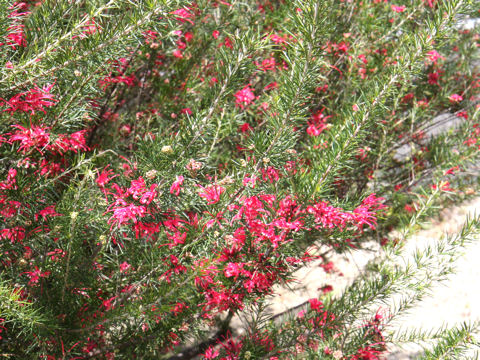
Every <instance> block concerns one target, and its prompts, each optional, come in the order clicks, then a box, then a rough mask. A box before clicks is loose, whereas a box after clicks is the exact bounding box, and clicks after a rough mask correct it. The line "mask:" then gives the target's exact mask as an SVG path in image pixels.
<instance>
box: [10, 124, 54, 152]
mask: <svg viewBox="0 0 480 360" xmlns="http://www.w3.org/2000/svg"><path fill="white" fill-rule="evenodd" d="M12 126H13V127H14V128H17V129H18V131H16V132H15V133H14V134H12V135H10V139H9V140H10V141H11V142H13V141H20V147H19V148H18V151H22V152H23V153H24V154H25V153H26V152H27V151H28V150H30V149H31V148H32V147H36V148H37V150H38V151H40V153H43V152H42V149H43V148H45V147H46V146H47V145H48V142H49V141H50V133H48V132H47V131H48V130H49V128H48V127H40V126H36V125H32V127H31V128H30V129H27V128H25V127H23V126H21V125H12Z"/></svg>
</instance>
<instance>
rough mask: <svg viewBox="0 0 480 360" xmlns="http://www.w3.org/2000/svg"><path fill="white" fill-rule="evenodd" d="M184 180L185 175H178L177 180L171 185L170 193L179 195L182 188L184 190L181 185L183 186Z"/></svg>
mask: <svg viewBox="0 0 480 360" xmlns="http://www.w3.org/2000/svg"><path fill="white" fill-rule="evenodd" d="M183 180H184V177H183V176H182V175H180V176H177V180H175V181H174V182H173V184H172V186H171V187H170V194H173V195H175V196H178V195H179V194H180V190H182V188H181V187H180V186H182V184H183Z"/></svg>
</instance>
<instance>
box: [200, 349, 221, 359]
mask: <svg viewBox="0 0 480 360" xmlns="http://www.w3.org/2000/svg"><path fill="white" fill-rule="evenodd" d="M218 355H220V353H219V352H218V350H215V348H213V347H211V346H210V347H209V348H208V349H207V351H205V353H204V354H203V358H204V359H215V358H216V357H217V356H218Z"/></svg>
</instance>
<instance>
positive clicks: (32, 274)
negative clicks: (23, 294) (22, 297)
mask: <svg viewBox="0 0 480 360" xmlns="http://www.w3.org/2000/svg"><path fill="white" fill-rule="evenodd" d="M25 274H27V275H28V277H29V278H30V281H29V282H28V285H30V286H32V285H33V284H37V283H38V280H39V279H40V278H41V277H47V276H48V275H50V271H45V272H41V271H40V270H39V269H38V266H35V270H34V271H27V272H26V273H25Z"/></svg>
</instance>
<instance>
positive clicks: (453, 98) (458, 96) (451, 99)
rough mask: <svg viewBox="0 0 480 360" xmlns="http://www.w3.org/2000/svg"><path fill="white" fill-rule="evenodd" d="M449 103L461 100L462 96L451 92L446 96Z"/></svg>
mask: <svg viewBox="0 0 480 360" xmlns="http://www.w3.org/2000/svg"><path fill="white" fill-rule="evenodd" d="M448 99H449V100H450V102H451V103H457V102H460V101H462V100H463V97H462V96H461V95H458V94H453V95H450V96H449V97H448Z"/></svg>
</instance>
